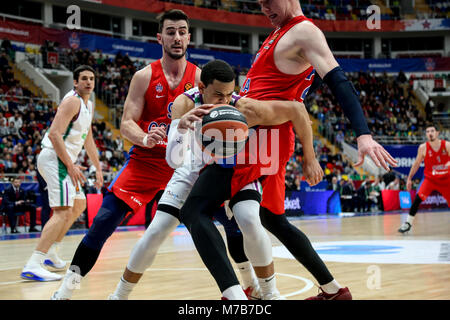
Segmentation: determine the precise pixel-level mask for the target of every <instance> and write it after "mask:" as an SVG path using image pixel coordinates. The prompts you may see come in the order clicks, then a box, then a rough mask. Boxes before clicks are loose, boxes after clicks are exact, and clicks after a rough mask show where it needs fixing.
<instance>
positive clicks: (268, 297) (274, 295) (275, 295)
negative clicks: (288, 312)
mask: <svg viewBox="0 0 450 320" xmlns="http://www.w3.org/2000/svg"><path fill="white" fill-rule="evenodd" d="M261 299H262V300H286V298H285V297H283V296H282V295H281V294H280V293H279V292H278V291H275V292H271V293H268V294H265V295H263V296H262V297H261Z"/></svg>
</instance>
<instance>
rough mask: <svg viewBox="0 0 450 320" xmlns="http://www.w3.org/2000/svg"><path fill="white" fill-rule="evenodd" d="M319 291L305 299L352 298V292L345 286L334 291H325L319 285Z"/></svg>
mask: <svg viewBox="0 0 450 320" xmlns="http://www.w3.org/2000/svg"><path fill="white" fill-rule="evenodd" d="M319 290H320V291H322V292H320V293H319V294H318V295H317V296H314V297H309V298H307V299H306V300H352V294H351V293H350V290H349V289H348V288H347V287H345V288H340V289H339V290H338V292H336V293H326V292H325V291H323V290H322V289H321V288H320V287H319Z"/></svg>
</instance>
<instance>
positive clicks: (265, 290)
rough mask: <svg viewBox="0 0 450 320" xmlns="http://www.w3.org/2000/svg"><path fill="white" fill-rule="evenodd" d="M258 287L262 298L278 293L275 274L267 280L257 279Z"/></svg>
mask: <svg viewBox="0 0 450 320" xmlns="http://www.w3.org/2000/svg"><path fill="white" fill-rule="evenodd" d="M258 282H259V286H260V287H261V294H262V295H263V296H265V295H268V294H273V293H278V289H277V280H276V278H275V274H274V275H272V276H270V277H268V278H258Z"/></svg>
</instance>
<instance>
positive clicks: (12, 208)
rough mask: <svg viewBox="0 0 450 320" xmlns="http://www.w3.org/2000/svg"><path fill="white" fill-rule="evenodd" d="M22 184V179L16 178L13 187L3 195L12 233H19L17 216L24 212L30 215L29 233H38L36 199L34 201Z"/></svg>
mask: <svg viewBox="0 0 450 320" xmlns="http://www.w3.org/2000/svg"><path fill="white" fill-rule="evenodd" d="M21 183H22V182H21V180H20V178H14V180H13V181H12V185H11V186H9V187H8V188H7V189H5V191H4V195H3V201H5V206H4V208H5V210H6V213H7V215H8V220H9V225H10V226H11V233H19V232H18V231H17V229H16V214H17V213H23V212H29V213H30V229H29V230H28V231H29V232H38V230H37V229H36V205H35V200H36V199H33V196H32V194H31V193H30V192H27V191H25V190H24V189H23V188H21Z"/></svg>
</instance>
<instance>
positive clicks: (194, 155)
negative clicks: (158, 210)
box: [159, 87, 240, 209]
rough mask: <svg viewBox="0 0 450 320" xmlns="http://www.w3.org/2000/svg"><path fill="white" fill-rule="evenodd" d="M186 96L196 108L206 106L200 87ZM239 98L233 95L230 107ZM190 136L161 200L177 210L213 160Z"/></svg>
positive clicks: (187, 92) (186, 93)
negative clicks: (181, 162)
mask: <svg viewBox="0 0 450 320" xmlns="http://www.w3.org/2000/svg"><path fill="white" fill-rule="evenodd" d="M184 95H185V96H187V97H188V98H189V99H191V100H192V101H193V102H194V108H197V107H199V106H201V105H203V104H204V102H203V96H202V94H201V93H200V91H199V90H198V87H195V88H192V89H191V90H189V91H186V92H185V93H184ZM239 98H240V96H239V95H237V94H233V95H232V99H231V101H230V105H235V103H236V102H237V101H238V100H239ZM199 123H200V122H199ZM189 135H190V136H189V138H188V141H189V149H188V150H187V152H186V153H185V156H184V159H183V160H184V162H183V165H182V166H181V167H179V168H177V169H176V170H175V172H174V173H173V175H172V178H171V179H170V181H169V182H168V183H167V187H166V189H165V190H164V193H163V195H162V196H161V199H160V200H159V203H160V204H166V205H170V206H173V207H175V208H177V209H180V208H181V207H182V206H183V204H184V202H185V201H186V199H187V197H188V195H189V193H190V192H191V189H192V187H193V185H194V183H195V181H197V178H198V176H199V174H200V170H201V169H202V168H203V167H205V166H206V165H207V164H208V162H209V161H208V160H211V157H208V156H206V155H205V153H203V152H201V147H200V146H199V143H198V142H197V141H195V138H194V134H193V132H192V130H189ZM194 148H199V150H200V151H199V150H195V151H193V149H194Z"/></svg>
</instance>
